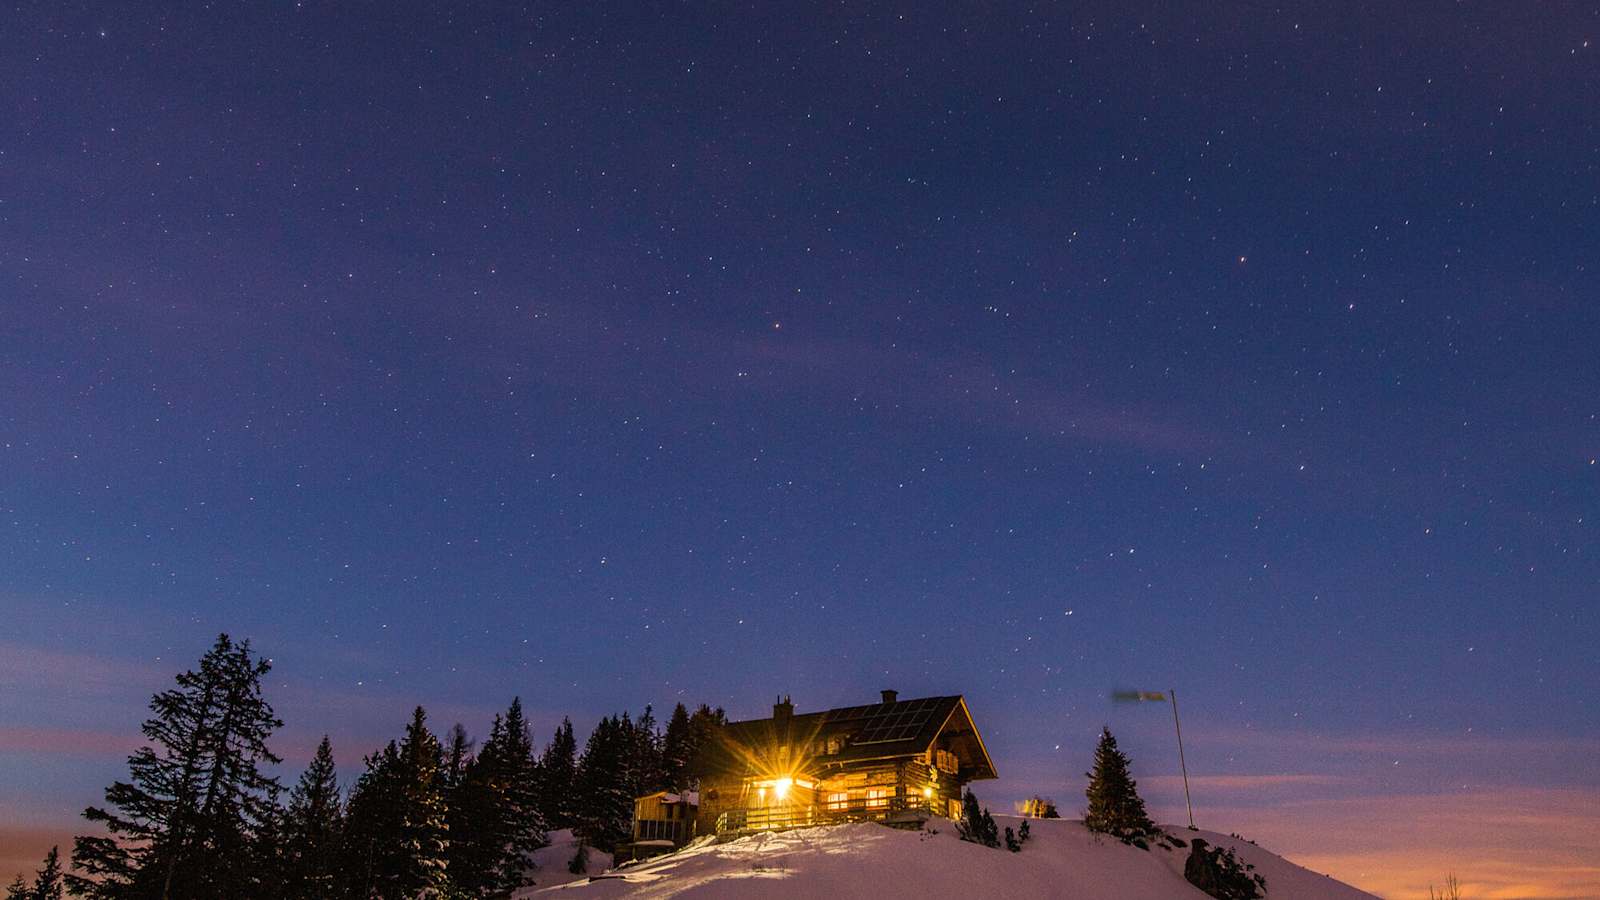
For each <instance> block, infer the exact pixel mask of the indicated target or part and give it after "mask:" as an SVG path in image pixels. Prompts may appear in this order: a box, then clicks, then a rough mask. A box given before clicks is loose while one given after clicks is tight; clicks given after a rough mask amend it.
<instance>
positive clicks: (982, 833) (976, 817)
mask: <svg viewBox="0 0 1600 900" xmlns="http://www.w3.org/2000/svg"><path fill="white" fill-rule="evenodd" d="M956 830H957V831H959V832H960V833H961V839H962V840H963V841H970V842H972V843H974V844H982V845H984V846H985V847H998V846H1000V829H999V828H998V827H997V826H996V825H995V821H994V816H992V815H990V814H989V811H988V810H987V809H984V808H983V807H982V806H980V805H979V803H978V795H977V794H974V793H973V792H972V789H971V788H968V789H967V792H966V793H965V794H963V795H962V797H961V821H960V822H958V823H956Z"/></svg>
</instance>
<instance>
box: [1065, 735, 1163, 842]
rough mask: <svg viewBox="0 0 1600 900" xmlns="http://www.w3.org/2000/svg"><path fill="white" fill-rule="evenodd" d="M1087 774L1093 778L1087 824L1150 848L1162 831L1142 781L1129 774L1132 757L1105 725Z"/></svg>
mask: <svg viewBox="0 0 1600 900" xmlns="http://www.w3.org/2000/svg"><path fill="white" fill-rule="evenodd" d="M1085 775H1086V776H1087V777H1088V779H1089V786H1088V788H1087V789H1086V790H1085V792H1084V793H1085V794H1086V795H1087V796H1088V799H1089V808H1088V810H1087V811H1086V812H1085V813H1084V816H1083V824H1084V826H1085V827H1087V828H1088V829H1089V830H1090V831H1097V832H1100V833H1101V834H1109V835H1111V836H1112V837H1115V838H1116V839H1118V840H1120V841H1122V842H1123V843H1124V844H1133V845H1134V846H1137V847H1142V848H1144V849H1146V850H1148V849H1150V847H1149V843H1148V840H1149V839H1150V838H1152V837H1155V836H1156V835H1158V834H1160V831H1159V829H1157V828H1156V826H1155V823H1154V822H1152V821H1150V816H1149V815H1148V814H1147V813H1146V812H1145V809H1144V800H1142V799H1141V798H1140V797H1139V790H1138V782H1136V781H1134V780H1133V777H1132V776H1131V775H1129V774H1128V757H1127V756H1125V755H1124V754H1123V752H1122V751H1121V750H1118V749H1117V739H1116V738H1115V737H1112V736H1111V729H1109V728H1104V729H1101V731H1100V743H1099V745H1098V746H1097V747H1095V751H1094V771H1092V772H1087V773H1085Z"/></svg>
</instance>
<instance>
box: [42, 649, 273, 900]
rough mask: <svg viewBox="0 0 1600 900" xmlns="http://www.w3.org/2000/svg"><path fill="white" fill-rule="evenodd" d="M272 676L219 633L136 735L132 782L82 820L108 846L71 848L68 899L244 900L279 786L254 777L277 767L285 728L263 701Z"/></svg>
mask: <svg viewBox="0 0 1600 900" xmlns="http://www.w3.org/2000/svg"><path fill="white" fill-rule="evenodd" d="M270 669H271V664H270V663H269V662H267V661H266V660H262V659H253V658H252V657H251V654H250V643H249V642H248V641H244V642H241V643H239V644H237V645H235V644H234V643H233V641H232V639H230V638H229V637H228V636H227V635H226V634H223V635H219V636H218V637H217V641H216V643H215V644H214V645H213V646H212V648H211V649H210V650H209V651H207V653H206V654H205V656H203V657H201V659H200V665H199V668H198V670H191V671H188V672H184V673H183V674H181V675H179V676H178V677H177V679H176V680H177V687H175V688H173V689H170V690H166V691H162V692H160V693H158V694H156V695H155V696H154V697H153V698H152V699H151V701H150V709H151V712H152V713H153V715H152V717H151V718H150V719H147V720H146V721H145V723H144V726H143V732H144V735H145V738H146V739H147V740H148V741H149V742H150V743H148V744H146V745H145V746H143V747H141V748H139V750H137V751H135V752H134V753H133V755H131V756H129V757H128V769H129V776H130V778H129V780H128V781H125V782H124V781H119V782H116V783H115V784H113V785H112V786H111V787H109V788H107V789H106V803H107V807H108V808H106V809H102V808H98V807H90V808H88V809H86V810H84V813H83V815H84V818H86V819H88V820H89V821H91V822H96V823H99V824H102V825H104V826H105V828H106V830H107V831H108V832H109V835H107V836H97V835H96V836H81V837H79V838H77V840H76V841H75V843H74V847H73V852H72V862H73V867H74V869H76V870H78V871H79V872H82V873H83V874H77V873H74V874H71V875H68V876H66V881H67V884H68V887H69V888H70V889H71V890H72V892H73V893H75V894H79V895H82V896H86V897H91V898H102V897H103V898H114V897H127V896H157V897H168V898H182V897H221V896H228V897H247V896H250V895H251V894H252V893H254V892H255V888H254V886H253V873H252V871H251V868H252V866H253V864H254V862H255V860H256V859H257V858H258V854H257V853H256V842H257V839H258V837H259V836H260V834H261V832H262V831H263V830H264V829H266V828H269V827H270V825H271V822H272V820H273V819H274V817H275V814H276V808H275V807H276V798H277V790H278V784H277V781H276V779H274V778H272V777H271V776H269V775H267V774H265V773H264V772H262V771H261V767H262V765H264V764H265V765H274V764H276V763H278V762H279V761H280V760H279V759H278V757H277V756H275V755H273V754H272V752H271V751H270V750H268V749H267V745H266V741H267V737H268V736H269V735H270V734H271V733H272V732H273V731H274V730H275V729H277V728H278V727H280V726H281V725H282V724H283V723H282V722H281V721H279V720H278V718H277V717H276V716H275V715H273V712H272V707H271V706H270V705H269V704H268V703H267V702H266V700H265V699H264V698H263V697H262V696H261V678H262V676H264V675H266V673H267V672H268V671H270Z"/></svg>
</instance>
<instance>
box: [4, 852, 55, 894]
mask: <svg viewBox="0 0 1600 900" xmlns="http://www.w3.org/2000/svg"><path fill="white" fill-rule="evenodd" d="M62 889H63V885H62V876H61V848H59V847H51V848H50V852H49V853H46V854H45V855H44V865H43V866H41V867H40V868H39V871H38V872H37V873H35V877H34V879H33V885H32V886H31V887H30V886H29V885H28V883H27V882H26V881H24V880H23V878H22V876H21V875H18V876H17V877H15V878H13V879H12V880H11V883H10V884H8V885H6V900H61V895H62Z"/></svg>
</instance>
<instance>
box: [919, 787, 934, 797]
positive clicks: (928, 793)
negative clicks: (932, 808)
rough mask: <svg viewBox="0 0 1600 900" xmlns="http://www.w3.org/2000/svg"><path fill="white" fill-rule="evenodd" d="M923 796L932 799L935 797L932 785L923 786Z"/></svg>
mask: <svg viewBox="0 0 1600 900" xmlns="http://www.w3.org/2000/svg"><path fill="white" fill-rule="evenodd" d="M922 796H924V797H928V798H930V799H932V797H933V788H931V787H925V788H923V789H922Z"/></svg>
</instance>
